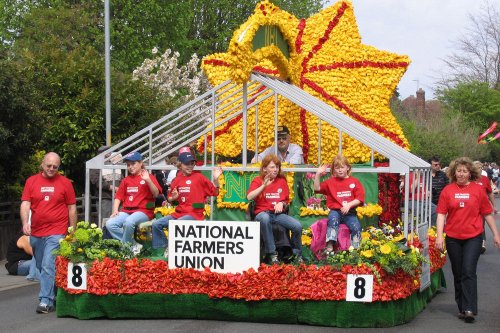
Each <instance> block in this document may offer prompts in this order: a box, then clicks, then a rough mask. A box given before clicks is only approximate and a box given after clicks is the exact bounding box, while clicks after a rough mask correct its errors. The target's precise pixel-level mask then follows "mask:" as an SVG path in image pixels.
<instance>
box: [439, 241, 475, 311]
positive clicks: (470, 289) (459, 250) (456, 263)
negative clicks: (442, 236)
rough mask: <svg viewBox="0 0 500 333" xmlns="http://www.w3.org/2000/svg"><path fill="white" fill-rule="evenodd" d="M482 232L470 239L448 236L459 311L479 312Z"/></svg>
mask: <svg viewBox="0 0 500 333" xmlns="http://www.w3.org/2000/svg"><path fill="white" fill-rule="evenodd" d="M482 242H483V237H482V234H479V235H477V236H476V237H474V238H469V239H456V238H452V237H449V236H446V250H447V251H448V257H449V258H450V263H451V270H452V272H453V282H454V284H455V302H457V305H458V311H459V312H463V311H472V312H473V313H474V314H477V274H476V270H477V261H478V260H479V256H480V254H481V245H482Z"/></svg>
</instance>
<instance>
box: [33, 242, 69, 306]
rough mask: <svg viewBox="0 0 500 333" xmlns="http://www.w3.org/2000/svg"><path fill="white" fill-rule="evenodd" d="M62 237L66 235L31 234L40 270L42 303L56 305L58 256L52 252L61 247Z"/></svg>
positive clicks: (40, 298)
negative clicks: (43, 235)
mask: <svg viewBox="0 0 500 333" xmlns="http://www.w3.org/2000/svg"><path fill="white" fill-rule="evenodd" d="M62 238H64V235H52V236H46V237H35V236H30V244H31V247H32V248H33V254H34V256H35V261H36V268H37V269H38V270H39V271H40V293H39V294H38V298H39V300H40V302H41V303H45V304H47V305H49V306H53V305H54V297H55V285H54V283H55V277H56V257H55V256H54V255H53V254H52V252H53V251H54V250H58V249H59V240H60V239H62Z"/></svg>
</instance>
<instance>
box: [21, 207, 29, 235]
mask: <svg viewBox="0 0 500 333" xmlns="http://www.w3.org/2000/svg"><path fill="white" fill-rule="evenodd" d="M30 209H31V202H29V201H23V202H21V208H20V212H19V215H20V216H21V223H22V224H23V233H24V234H25V235H28V236H29V235H31V226H30V225H29V224H28V219H29V216H30Z"/></svg>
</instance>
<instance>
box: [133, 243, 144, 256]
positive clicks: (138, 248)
mask: <svg viewBox="0 0 500 333" xmlns="http://www.w3.org/2000/svg"><path fill="white" fill-rule="evenodd" d="M141 249H142V244H139V243H135V244H134V245H132V253H133V254H134V256H136V255H138V254H139V253H141Z"/></svg>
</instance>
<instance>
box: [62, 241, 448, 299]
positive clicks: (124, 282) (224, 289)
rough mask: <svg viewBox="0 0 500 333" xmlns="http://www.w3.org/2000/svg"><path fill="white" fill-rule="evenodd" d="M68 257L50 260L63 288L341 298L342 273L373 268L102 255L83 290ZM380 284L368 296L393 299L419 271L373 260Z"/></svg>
mask: <svg viewBox="0 0 500 333" xmlns="http://www.w3.org/2000/svg"><path fill="white" fill-rule="evenodd" d="M429 245H430V248H431V249H430V257H431V260H432V263H433V265H432V270H431V271H432V272H434V271H436V270H437V269H439V268H441V267H442V266H443V265H444V263H445V260H446V258H443V257H442V256H441V253H440V252H439V251H438V250H436V249H435V248H434V241H433V239H432V238H430V241H429ZM68 262H69V261H68V260H67V259H65V258H63V257H58V258H57V261H56V266H57V273H56V285H57V286H58V287H59V288H62V289H64V290H65V291H66V292H68V293H69V294H83V293H89V294H94V295H108V294H137V293H159V294H205V295H207V296H209V297H211V298H230V299H244V300H247V301H260V300H316V301H324V300H329V301H342V300H345V297H346V295H345V292H346V283H347V274H373V272H372V270H371V268H368V267H366V266H364V265H361V266H354V267H353V266H349V265H346V266H343V267H342V269H341V270H340V271H339V270H336V269H335V268H333V267H331V266H316V265H300V266H293V265H273V266H266V265H261V266H260V267H259V269H258V271H255V270H253V269H250V270H248V271H246V272H244V273H241V274H222V273H215V272H212V271H210V270H208V269H206V270H204V271H197V270H194V269H168V264H167V262H165V261H161V260H160V261H152V260H149V259H143V260H138V259H137V258H135V259H131V260H125V261H122V260H111V259H108V258H104V260H102V261H94V262H93V263H90V264H89V268H88V272H87V290H85V291H84V290H76V289H68V288H67V273H68V269H67V267H68ZM375 267H376V269H377V270H378V272H379V274H380V276H381V279H382V284H378V283H377V282H374V285H373V301H393V300H397V299H403V298H406V297H408V296H410V295H411V294H412V293H413V292H415V291H417V290H418V289H419V287H420V283H419V277H418V276H411V275H409V274H406V273H404V272H403V271H401V270H399V271H397V272H396V274H392V275H390V274H388V273H386V272H385V271H383V270H381V269H380V267H378V265H375Z"/></svg>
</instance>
